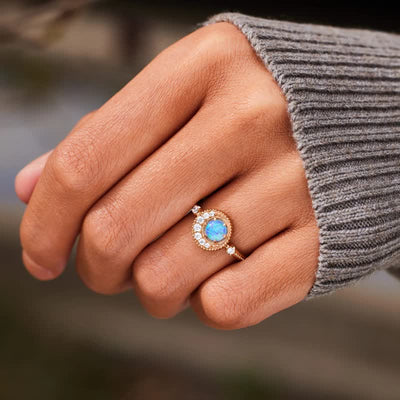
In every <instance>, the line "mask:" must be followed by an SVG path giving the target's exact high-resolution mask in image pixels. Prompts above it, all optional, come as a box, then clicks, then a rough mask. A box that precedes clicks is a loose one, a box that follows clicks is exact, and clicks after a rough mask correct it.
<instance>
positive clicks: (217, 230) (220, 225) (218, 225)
mask: <svg viewBox="0 0 400 400" xmlns="http://www.w3.org/2000/svg"><path fill="white" fill-rule="evenodd" d="M205 233H206V235H207V237H208V238H209V239H210V240H212V241H213V242H219V241H221V240H222V239H224V238H225V236H226V234H227V233H228V228H227V227H226V225H225V222H224V221H222V220H221V219H212V220H211V221H209V222H208V223H207V225H206V229H205Z"/></svg>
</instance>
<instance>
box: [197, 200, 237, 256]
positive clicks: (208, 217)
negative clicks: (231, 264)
mask: <svg viewBox="0 0 400 400" xmlns="http://www.w3.org/2000/svg"><path fill="white" fill-rule="evenodd" d="M192 212H193V214H194V216H195V218H194V221H193V224H192V237H193V240H194V241H195V243H196V244H197V245H198V246H199V247H200V248H202V249H203V250H207V251H216V250H220V249H222V248H225V249H226V250H227V253H228V254H229V255H231V256H233V257H235V258H236V259H238V260H244V256H243V255H242V254H241V253H240V252H239V251H238V250H237V249H236V247H235V246H234V245H232V244H231V243H229V241H230V239H231V236H232V222H231V220H230V218H229V217H228V216H227V215H226V214H225V213H224V212H222V211H220V210H216V209H213V208H208V209H205V210H203V209H201V207H200V206H198V205H195V206H194V207H193V208H192ZM199 217H200V220H201V219H202V221H200V222H199V220H198V218H199ZM217 219H219V220H221V221H223V222H224V224H225V226H226V228H227V234H226V236H225V237H224V238H223V239H222V240H221V241H219V242H214V241H212V240H210V239H209V238H208V237H207V235H206V233H205V228H206V226H207V223H208V222H209V221H212V220H217Z"/></svg>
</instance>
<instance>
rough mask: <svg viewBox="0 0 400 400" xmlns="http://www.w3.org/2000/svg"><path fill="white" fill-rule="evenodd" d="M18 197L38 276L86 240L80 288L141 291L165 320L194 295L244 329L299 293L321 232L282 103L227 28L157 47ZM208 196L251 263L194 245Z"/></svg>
mask: <svg viewBox="0 0 400 400" xmlns="http://www.w3.org/2000/svg"><path fill="white" fill-rule="evenodd" d="M16 191H17V193H18V195H19V196H20V197H21V199H22V200H24V201H26V202H28V206H27V209H26V212H25V215H24V218H23V221H22V224H21V242H22V247H23V261H24V264H25V266H26V268H27V270H28V271H29V272H30V273H31V274H32V275H33V276H35V277H36V278H38V279H42V280H48V279H53V278H55V277H57V276H58V275H60V274H61V273H62V271H63V269H64V267H65V265H66V262H67V259H68V257H69V254H70V252H71V248H72V246H73V244H74V242H75V240H76V238H77V236H78V235H79V234H80V238H79V244H78V251H77V259H76V266H77V271H78V273H79V275H80V277H81V278H82V280H83V281H84V282H85V284H86V285H87V286H88V287H89V288H91V289H92V290H94V291H96V292H99V293H105V294H112V293H117V292H120V291H123V290H126V289H128V288H131V287H133V288H134V290H135V292H136V294H137V296H138V297H139V299H140V300H141V302H142V304H143V305H144V307H145V308H146V309H147V310H148V312H149V313H150V314H152V315H154V316H156V317H160V318H168V317H171V316H173V315H175V314H176V313H178V312H179V311H181V310H182V309H183V308H184V307H185V305H186V304H187V302H188V300H189V301H190V304H191V305H192V307H193V308H194V310H195V311H196V313H197V314H198V315H199V317H200V318H201V319H202V320H203V321H204V322H205V323H206V324H208V325H211V326H214V327H217V328H224V329H233V328H240V327H245V326H249V325H252V324H256V323H258V322H259V321H261V320H263V319H265V318H267V317H268V316H269V315H271V314H273V313H276V312H278V311H280V310H282V309H284V308H287V307H289V306H291V305H293V304H295V303H297V302H299V301H301V300H302V299H303V298H304V297H305V296H306V295H307V293H308V291H309V290H310V288H311V286H312V284H313V282H314V279H315V272H316V268H317V264H318V251H319V243H318V228H317V223H316V220H315V217H314V212H313V209H312V206H311V199H310V196H309V192H308V188H307V182H306V178H305V174H304V170H303V166H302V161H301V159H300V156H299V154H298V152H297V149H296V145H295V142H294V140H293V137H292V133H291V127H290V121H289V116H288V113H287V104H286V101H285V98H284V96H283V95H282V93H281V91H280V89H279V87H278V86H277V84H276V83H275V81H274V80H273V78H272V76H271V75H270V73H269V72H268V71H267V70H266V68H265V67H264V65H263V64H262V63H261V61H260V60H259V59H258V58H257V57H256V55H255V53H254V52H253V50H252V48H251V46H250V45H249V43H248V42H247V39H246V38H245V37H244V36H243V34H242V33H240V32H239V31H238V30H237V28H235V27H234V26H233V25H231V24H229V23H217V24H214V25H209V26H206V27H203V28H201V29H199V30H197V31H196V32H194V33H192V34H190V35H189V36H187V37H185V38H184V39H182V40H180V41H178V42H177V43H175V44H174V45H173V46H171V47H169V48H168V49H166V50H165V51H164V52H162V53H161V54H160V55H159V56H158V57H156V58H155V59H154V60H153V61H152V62H151V63H150V64H149V65H148V66H147V67H146V68H145V69H144V70H143V71H141V72H140V73H139V74H138V75H137V76H136V77H135V78H134V79H133V80H132V81H131V82H130V83H129V84H128V85H127V86H126V87H125V88H123V89H122V90H121V91H120V92H119V93H117V94H116V95H115V96H114V97H113V98H111V99H110V100H109V101H108V102H107V103H106V104H105V105H104V106H102V107H101V108H100V109H99V110H97V111H95V112H93V113H92V114H90V115H89V116H87V117H85V118H84V119H83V120H82V121H80V123H78V125H77V126H76V127H75V128H74V129H73V130H72V132H71V133H70V134H69V135H68V136H67V137H66V138H65V139H64V140H63V141H62V142H61V143H60V144H59V145H58V146H57V147H56V148H55V149H54V151H52V152H51V153H49V154H47V155H44V156H42V157H41V158H40V159H38V160H36V161H34V162H33V163H31V164H30V165H29V166H27V167H25V168H24V169H23V170H22V171H21V172H20V174H19V175H18V177H17V179H16ZM199 202H200V204H201V205H202V207H203V208H216V209H220V210H221V211H223V212H226V213H227V215H228V216H229V217H230V218H231V219H232V222H233V236H232V240H231V241H232V243H234V244H235V245H236V246H237V248H238V249H239V250H240V251H241V252H242V253H244V254H245V255H247V256H248V257H247V258H246V259H245V260H244V261H241V262H235V260H234V259H233V258H232V257H231V256H229V255H228V254H227V253H226V251H224V250H219V251H215V252H210V251H204V250H202V249H201V248H199V247H198V246H197V245H196V243H195V242H194V240H193V238H192V236H191V227H192V222H193V218H194V217H193V215H192V214H191V213H190V214H188V215H187V213H188V211H189V210H190V209H191V207H192V206H193V205H194V204H196V203H199Z"/></svg>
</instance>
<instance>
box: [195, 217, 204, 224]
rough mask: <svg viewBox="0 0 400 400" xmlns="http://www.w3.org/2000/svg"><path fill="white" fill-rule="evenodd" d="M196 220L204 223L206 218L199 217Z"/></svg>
mask: <svg viewBox="0 0 400 400" xmlns="http://www.w3.org/2000/svg"><path fill="white" fill-rule="evenodd" d="M196 221H197V222H198V223H199V224H202V223H203V222H204V218H203V217H197V218H196Z"/></svg>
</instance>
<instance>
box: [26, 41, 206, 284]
mask: <svg viewBox="0 0 400 400" xmlns="http://www.w3.org/2000/svg"><path fill="white" fill-rule="evenodd" d="M194 42H195V40H194ZM191 43H192V44H193V40H192V41H191ZM192 54H193V49H192V48H191V49H189V48H188V46H176V45H175V46H173V47H172V49H171V50H169V51H167V52H165V53H163V54H161V55H160V56H159V57H158V58H157V61H154V62H152V63H151V64H149V66H147V67H146V68H145V69H144V70H143V71H142V72H141V73H140V74H139V75H138V76H137V77H136V78H134V79H133V80H132V82H131V83H130V84H128V85H127V86H126V87H125V88H124V89H122V90H121V91H120V92H119V93H118V94H117V95H116V96H114V97H113V98H112V99H111V100H110V101H109V102H107V103H106V104H105V105H104V106H103V107H102V108H101V109H100V110H98V111H97V112H96V113H95V115H94V116H93V117H92V118H91V119H90V120H89V121H87V122H86V123H85V124H83V125H81V126H79V127H78V128H76V129H74V130H73V131H72V133H71V134H70V135H69V136H68V137H67V138H66V139H65V140H64V141H63V142H62V143H61V144H60V145H59V146H58V147H57V148H56V149H55V150H54V151H53V153H52V154H51V156H50V157H49V159H48V161H47V164H46V166H45V168H44V170H43V173H42V175H41V177H40V179H39V181H38V183H37V185H36V188H35V190H34V192H33V194H32V197H31V199H30V201H29V205H28V207H27V210H26V213H25V215H24V218H23V221H22V224H21V243H22V247H23V249H24V251H25V253H26V254H27V255H28V256H29V257H25V259H26V260H29V259H31V260H33V261H34V263H35V264H37V265H40V266H41V267H43V268H45V269H48V270H50V271H52V272H53V274H54V276H57V275H58V274H60V273H61V271H62V270H63V268H64V266H65V264H66V261H67V258H68V256H69V253H70V250H71V248H72V245H73V243H74V240H75V238H76V236H77V234H78V232H79V229H80V225H81V222H82V220H83V217H84V215H85V213H86V212H87V210H88V209H89V208H90V207H91V205H92V204H93V203H94V202H95V201H96V200H97V199H98V198H99V197H100V196H101V195H102V194H103V193H104V192H105V191H107V190H108V189H109V188H110V187H111V186H113V185H114V183H115V182H117V181H118V180H119V179H121V178H122V177H123V176H124V175H125V174H126V173H127V172H129V171H130V170H131V169H132V168H134V167H135V166H137V165H138V164H139V163H140V162H141V161H143V159H145V158H146V157H147V156H149V154H151V153H152V152H153V151H155V150H156V149H157V148H158V147H159V146H160V145H162V144H163V143H164V142H165V141H166V140H167V139H168V138H169V137H170V136H171V135H173V134H174V133H175V132H176V130H177V129H179V128H180V127H181V126H182V125H183V124H185V123H186V122H187V121H188V120H189V119H190V118H191V117H192V115H193V114H194V113H195V112H196V110H197V108H198V107H199V104H200V103H201V101H202V98H203V97H204V93H205V89H206V84H205V82H206V81H207V80H206V79H204V78H202V75H203V74H205V73H206V72H205V71H203V70H202V65H200V64H199V63H194V60H193V59H192V56H191V55H192ZM177 59H179V60H180V61H181V62H180V63H177V62H176V60H177ZM191 64H193V65H191ZM194 76H195V77H196V79H194ZM29 264H30V263H29V261H27V265H26V266H27V268H28V270H29V269H30V265H29Z"/></svg>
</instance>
